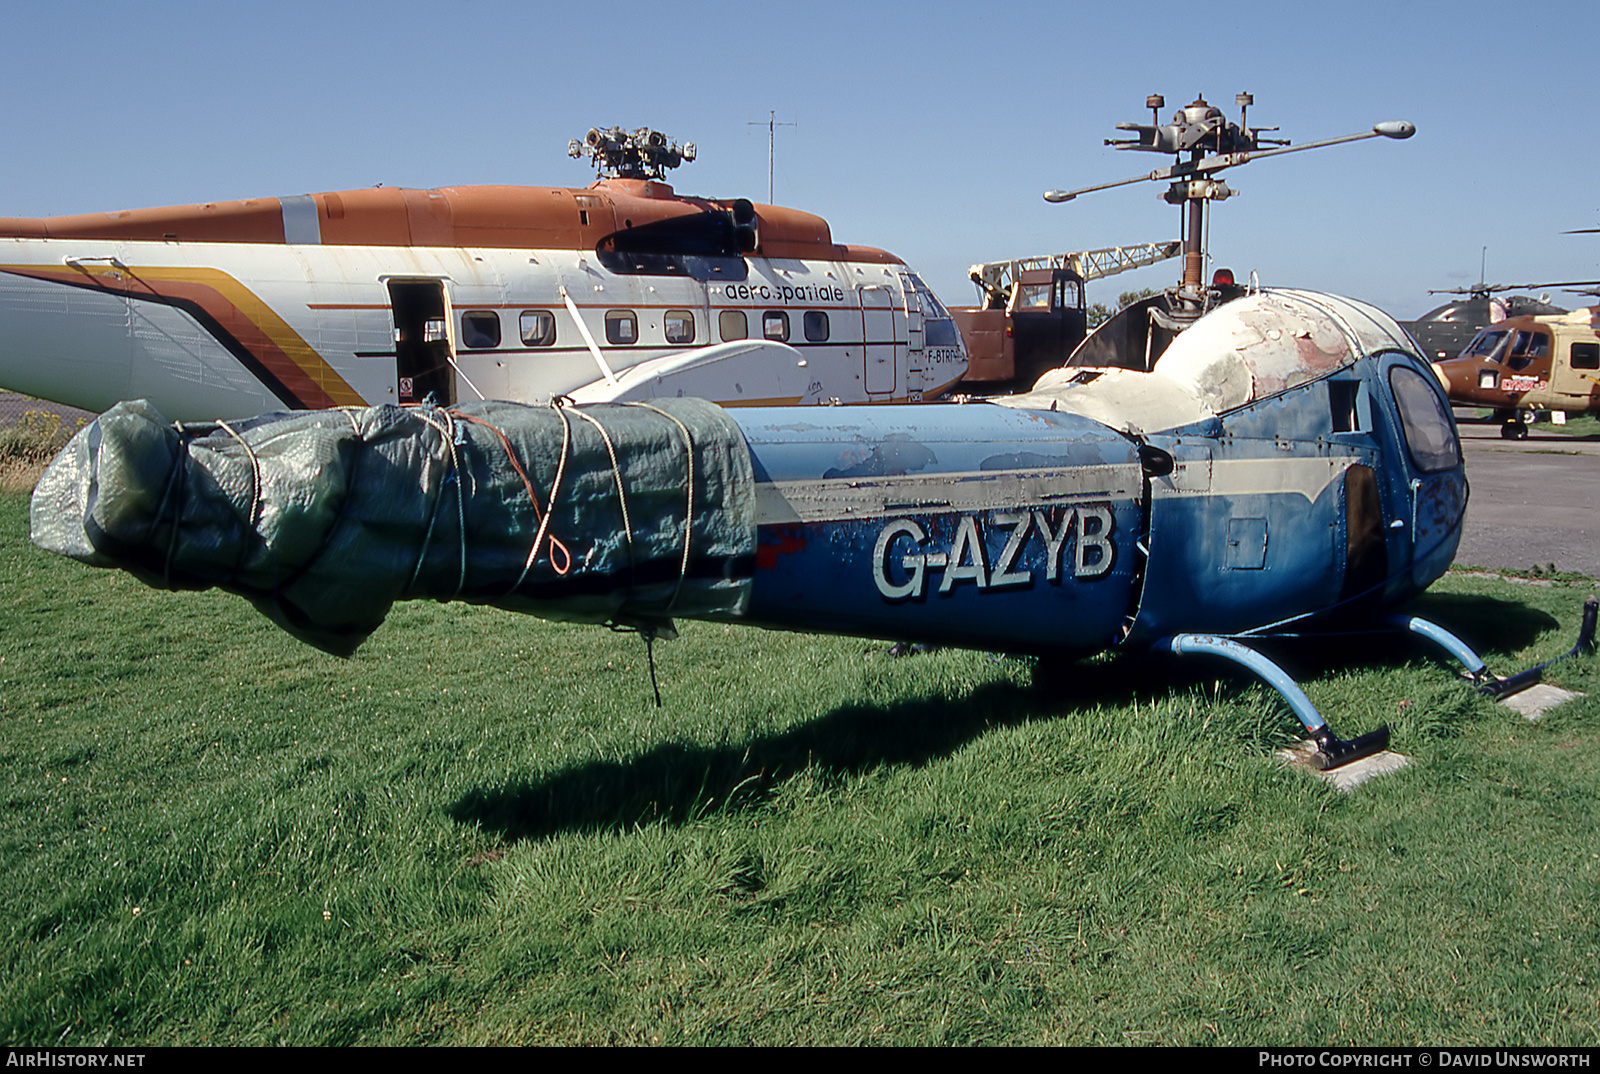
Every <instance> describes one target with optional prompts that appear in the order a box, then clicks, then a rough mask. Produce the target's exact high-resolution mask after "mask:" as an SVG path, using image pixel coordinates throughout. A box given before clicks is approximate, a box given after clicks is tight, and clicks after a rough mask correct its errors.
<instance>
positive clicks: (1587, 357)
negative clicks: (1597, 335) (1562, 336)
mask: <svg viewBox="0 0 1600 1074" xmlns="http://www.w3.org/2000/svg"><path fill="white" fill-rule="evenodd" d="M1572 368H1574V369H1600V343H1574V344H1573V345H1572Z"/></svg>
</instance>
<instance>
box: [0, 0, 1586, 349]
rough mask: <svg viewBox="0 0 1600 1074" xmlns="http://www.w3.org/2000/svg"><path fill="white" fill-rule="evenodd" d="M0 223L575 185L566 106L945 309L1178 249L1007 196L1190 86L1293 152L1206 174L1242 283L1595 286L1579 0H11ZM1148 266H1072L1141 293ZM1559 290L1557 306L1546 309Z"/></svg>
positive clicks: (683, 185) (1042, 183)
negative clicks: (1395, 131)
mask: <svg viewBox="0 0 1600 1074" xmlns="http://www.w3.org/2000/svg"><path fill="white" fill-rule="evenodd" d="M6 25H7V48H6V57H5V62H4V64H0V87H3V90H4V93H5V99H6V100H7V102H8V105H9V107H7V108H6V110H5V119H4V120H3V124H4V126H3V129H4V132H5V146H6V151H5V152H4V153H3V154H0V214H4V215H10V216H48V215H57V214H64V213H75V212H91V211H98V210H110V209H122V208H133V207H141V206H149V205H163V204H176V203H186V202H196V201H206V200H213V199H226V198H240V197H250V196H260V195H281V194H298V193H305V192H310V191H321V190H338V189H345V188H350V187H358V186H367V185H371V184H373V183H377V182H382V183H384V184H385V185H389V186H402V185H403V186H442V185H467V184H474V183H527V184H532V185H563V186H582V185H585V184H586V183H587V182H588V181H589V180H590V179H591V178H592V171H591V170H590V169H589V168H588V167H587V166H586V165H585V164H583V163H581V162H579V161H574V160H570V159H568V158H567V156H566V144H567V139H568V138H571V137H575V136H581V135H582V133H583V131H584V130H586V129H587V128H589V127H591V126H612V125H622V126H627V127H635V126H642V125H647V126H651V127H655V128H657V129H660V130H662V131H665V132H666V133H668V134H669V135H671V136H673V137H675V138H677V139H679V140H687V141H694V142H695V143H697V145H698V147H699V149H700V154H701V155H700V159H699V160H698V161H696V162H695V163H693V164H690V165H687V166H686V167H684V168H682V169H680V170H679V171H678V172H677V173H675V176H674V182H675V184H676V185H677V187H678V188H679V189H680V190H682V191H684V192H688V193H700V194H708V195H714V196H730V197H731V196H747V197H751V198H754V199H755V200H765V195H766V186H767V144H766V129H765V120H766V118H767V115H768V111H769V110H775V111H776V113H777V118H778V119H779V120H780V121H783V122H790V123H794V124H796V125H795V126H793V127H780V128H779V130H778V142H777V168H776V180H775V184H776V195H777V198H776V200H777V201H778V202H779V203H781V204H787V205H793V206H796V207H799V208H803V209H808V210H810V211H813V212H817V213H820V214H821V215H823V216H824V217H826V218H827V219H828V220H829V222H830V223H831V224H832V226H833V232H834V236H835V238H836V239H838V240H839V241H844V242H854V243H864V244H868V245H875V246H882V247H885V248H887V249H889V250H892V251H894V252H895V253H897V254H899V255H900V256H901V257H903V258H905V259H906V260H907V261H908V262H909V263H910V264H912V265H913V266H914V267H916V268H917V269H918V270H919V271H920V272H921V273H922V274H923V276H924V277H925V278H926V279H927V280H928V282H929V283H931V284H932V285H933V286H934V288H935V289H936V290H937V291H938V292H939V293H940V295H941V296H942V297H943V298H944V299H945V300H946V301H947V302H950V303H956V304H959V303H968V302H971V301H973V299H974V292H973V289H972V287H971V285H970V284H968V283H967V282H966V268H967V266H968V265H969V264H971V263H973V262H975V261H988V260H1000V259H1004V258H1009V257H1020V256H1026V255H1030V254H1044V253H1052V252H1059V251H1063V250H1077V249H1086V248H1092V247H1099V246H1109V245H1117V244H1124V243H1132V242H1140V241H1149V240H1154V239H1166V238H1175V237H1176V236H1177V233H1178V216H1177V210H1175V209H1173V208H1170V207H1168V206H1167V205H1166V204H1165V203H1164V202H1162V201H1161V200H1160V199H1159V194H1160V190H1159V189H1158V188H1157V187H1156V186H1155V184H1142V185H1139V186H1134V187H1129V188H1124V189H1120V190H1113V191H1107V192H1103V193H1100V194H1096V195H1092V196H1089V197H1086V198H1083V199H1080V200H1079V201H1077V202H1073V203H1070V204H1067V205H1049V204H1047V203H1045V202H1044V201H1043V200H1042V199H1041V197H1040V193H1041V192H1042V191H1043V190H1045V189H1047V188H1050V187H1076V186H1085V185H1089V184H1092V183H1099V182H1105V181H1109V180H1112V179H1118V178H1125V177H1128V176H1131V175H1135V174H1138V173H1140V172H1145V171H1148V170H1150V169H1151V168H1154V167H1159V166H1161V165H1162V164H1163V163H1165V162H1167V161H1168V160H1170V158H1163V157H1158V156H1155V155H1152V154H1140V153H1118V152H1116V151H1114V150H1112V149H1109V148H1106V147H1104V146H1103V145H1102V141H1103V140H1104V139H1105V138H1108V137H1112V136H1113V135H1114V134H1115V130H1114V127H1115V124H1116V123H1117V122H1118V121H1120V120H1137V121H1144V120H1146V119H1147V117H1148V116H1149V112H1148V111H1147V110H1146V109H1145V108H1144V107H1143V105H1144V99H1145V97H1146V95H1147V94H1150V93H1161V94H1163V95H1165V97H1166V99H1167V109H1166V111H1168V112H1170V111H1172V110H1174V109H1175V108H1177V107H1178V106H1179V105H1182V104H1185V103H1187V102H1188V101H1189V100H1190V99H1192V98H1193V97H1194V96H1195V95H1196V94H1203V95H1205V96H1206V98H1207V99H1208V100H1209V101H1211V102H1212V103H1213V104H1219V105H1221V106H1222V107H1224V108H1225V109H1226V110H1228V112H1229V113H1230V115H1235V117H1236V113H1235V110H1234V108H1233V103H1232V102H1233V98H1234V95H1235V94H1236V93H1238V92H1239V91H1241V90H1247V91H1249V92H1250V93H1253V94H1254V95H1255V100H1256V103H1255V105H1254V106H1253V107H1252V108H1251V110H1250V122H1251V123H1252V125H1276V126H1280V127H1281V128H1282V131H1281V134H1282V135H1283V136H1286V137H1289V138H1290V139H1292V140H1294V141H1297V142H1298V141H1311V140H1313V139H1318V138H1322V137H1327V136H1332V135H1337V134H1345V133H1351V132H1354V131H1358V130H1363V129H1366V128H1368V127H1370V125H1371V124H1372V123H1374V122H1376V121H1378V120H1383V119H1392V118H1400V119H1409V120H1411V121H1412V122H1414V123H1416V125H1417V127H1418V134H1417V136H1416V137H1415V138H1413V139H1411V140H1410V141H1408V142H1391V141H1388V140H1386V139H1373V140H1370V141H1366V142H1360V143H1356V144H1355V145H1352V146H1344V147H1336V148H1331V149H1324V150H1314V151H1311V152H1308V153H1305V154H1302V155H1292V156H1289V157H1287V158H1284V159H1281V160H1274V161H1262V162H1259V163H1255V164H1251V165H1249V166H1248V167H1245V168H1242V169H1237V170H1235V171H1232V172H1230V173H1228V174H1227V176H1226V178H1227V181H1228V183H1229V185H1230V186H1232V187H1233V188H1234V189H1235V190H1236V191H1238V192H1239V196H1238V197H1236V198H1233V199H1230V200H1229V201H1227V202H1225V203H1223V204H1221V205H1219V206H1217V208H1216V211H1215V215H1214V218H1213V224H1212V252H1213V255H1214V258H1215V259H1216V261H1217V263H1219V264H1227V265H1229V266H1231V267H1233V268H1234V269H1235V270H1236V271H1237V272H1238V273H1239V274H1240V275H1241V276H1243V275H1245V274H1247V273H1248V272H1250V271H1251V270H1252V269H1253V270H1255V271H1257V272H1258V273H1259V275H1260V278H1261V279H1262V281H1263V282H1265V283H1270V284H1284V285H1294V286H1306V287H1313V288H1319V289H1324V290H1330V291H1336V292H1339V293H1342V294H1347V295H1353V296H1355V297H1360V298H1365V299H1368V300H1370V301H1373V302H1376V303H1378V304H1379V305H1381V306H1383V307H1384V308H1386V309H1388V310H1390V311H1391V312H1393V313H1395V314H1397V315H1399V316H1402V317H1409V316H1414V315H1416V314H1418V313H1420V312H1422V311H1423V310H1424V309H1427V308H1428V307H1429V306H1431V305H1433V304H1435V303H1436V302H1437V301H1438V300H1437V299H1434V298H1432V297H1430V296H1429V295H1428V294H1427V292H1428V289H1429V288H1443V287H1453V286H1461V285H1463V284H1467V283H1471V282H1474V281H1475V280H1476V279H1477V277H1478V269H1479V260H1480V256H1481V254H1482V251H1483V248H1484V247H1487V248H1488V255H1487V260H1488V276H1489V278H1490V280H1491V281H1494V280H1500V281H1521V280H1541V279H1544V280H1565V279H1581V278H1600V235H1591V236H1584V235H1563V234H1561V233H1562V232H1563V231H1565V230H1568V229H1571V228H1580V227H1596V226H1600V192H1597V191H1596V186H1595V184H1596V171H1597V169H1596V167H1595V165H1596V162H1597V157H1600V148H1597V144H1600V139H1597V134H1596V130H1595V124H1594V118H1595V115H1596V113H1597V111H1600V109H1597V108H1596V104H1597V100H1596V98H1597V94H1596V91H1595V88H1594V81H1595V77H1594V75H1593V74H1592V73H1591V72H1592V71H1593V70H1594V68H1595V66H1596V61H1597V59H1600V33H1597V31H1600V6H1597V5H1594V4H1593V3H1580V2H1566V0H1562V2H1550V3H1541V2H1537V0H1534V2H1528V3H1523V4H1520V5H1514V4H1489V3H1482V2H1478V0H1466V2H1463V3H1457V4H1453V5H1448V6H1447V5H1444V4H1441V3H1437V2H1430V3H1419V2H1413V0H1393V2H1389V3H1369V2H1359V3H1346V4H1341V3H1336V2H1330V3H1326V4H1323V5H1321V6H1318V7H1315V8H1313V6H1312V5H1301V4H1291V3H1283V2H1281V0H1280V2H1276V3H1255V2H1253V0H1246V2H1237V0H1232V2H1230V3H1228V4H1219V5H1212V6H1211V7H1210V9H1209V10H1207V9H1206V8H1205V7H1204V6H1201V7H1196V6H1195V5H1193V4H1177V3H1167V2H1164V0H1163V2H1150V3H1142V4H1104V3H1095V4H1075V3H1049V2H1044V3H1035V4H1032V5H1010V4H990V5H983V4H973V3H970V2H969V3H959V4H958V3H943V2H931V3H925V4H922V5H920V6H913V5H905V4H900V3H875V2H870V0H858V2H856V3H836V2H833V0H796V2H792V3H774V4H764V3H755V2H746V3H723V2H718V0H710V2H704V3H695V4H686V5H678V6H669V5H662V4H659V3H657V4H634V3H612V4H595V5H586V6H582V7H580V6H579V5H575V4H559V5H558V4H550V5H545V4H537V3H522V4H513V3H501V2H499V0H458V2H457V3H454V4H451V5H442V4H437V3H433V4H423V3H416V2H412V0H393V2H389V3H381V4H353V3H352V4H341V3H337V2H328V3H277V4H274V3H265V4H259V3H258V4H239V3H229V2H213V3H205V4H199V3H183V2H176V3H163V4H160V5H144V6H139V7H135V6H131V5H127V4H110V3H104V4H102V3H95V2H83V3H61V4H56V5H43V4H22V3H15V2H13V3H8V4H7V5H6ZM1175 272H1176V269H1175V268H1174V267H1172V266H1170V265H1169V266H1161V267H1157V268H1151V269H1144V270H1141V271H1140V272H1138V273H1130V274H1127V275H1124V276H1120V277H1116V278H1113V279H1111V280H1108V281H1105V282H1102V283H1100V284H1097V285H1091V289H1090V298H1091V299H1092V300H1102V301H1110V300H1112V299H1114V298H1115V296H1116V294H1117V292H1119V291H1121V290H1123V289H1126V288H1130V287H1141V286H1150V287H1158V286H1164V285H1165V284H1166V283H1168V282H1169V281H1170V279H1171V278H1172V277H1173V276H1174V275H1175ZM1563 299H1565V300H1566V303H1567V304H1575V303H1576V301H1577V300H1576V299H1574V298H1573V297H1572V296H1557V300H1558V301H1562V300H1563Z"/></svg>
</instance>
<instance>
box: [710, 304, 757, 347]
mask: <svg viewBox="0 0 1600 1074" xmlns="http://www.w3.org/2000/svg"><path fill="white" fill-rule="evenodd" d="M717 332H718V334H720V335H721V336H722V339H723V342H727V341H728V340H730V339H749V338H750V322H749V321H747V320H745V316H744V310H723V311H722V312H721V313H720V314H718V315H717Z"/></svg>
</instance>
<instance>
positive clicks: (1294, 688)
mask: <svg viewBox="0 0 1600 1074" xmlns="http://www.w3.org/2000/svg"><path fill="white" fill-rule="evenodd" d="M1597 616H1600V600H1597V599H1596V598H1594V597H1590V598H1589V599H1588V600H1587V601H1585V602H1584V605H1583V623H1582V626H1581V627H1580V628H1579V631H1578V642H1577V644H1576V645H1574V646H1573V647H1572V649H1571V650H1570V651H1569V652H1567V653H1564V654H1563V655H1561V656H1558V657H1556V658H1555V659H1554V660H1547V661H1545V662H1544V663H1543V664H1539V665H1538V666H1536V667H1531V668H1529V669H1528V670H1526V671H1523V672H1519V673H1518V674H1516V675H1512V676H1511V677H1509V678H1505V679H1502V678H1499V677H1497V676H1495V675H1494V674H1493V673H1491V672H1490V671H1489V668H1488V665H1487V664H1485V663H1484V660H1483V658H1482V657H1481V656H1479V655H1478V654H1477V653H1476V652H1474V651H1473V649H1472V647H1471V646H1469V645H1468V644H1467V643H1466V642H1464V641H1462V640H1461V639H1460V638H1458V637H1456V636H1455V635H1454V634H1452V633H1450V632H1449V631H1448V630H1446V629H1445V628H1444V627H1442V626H1440V625H1439V624H1438V623H1435V622H1432V621H1430V620H1427V619H1423V618H1421V617H1419V616H1414V615H1394V616H1389V617H1387V618H1385V619H1383V620H1382V623H1383V624H1384V625H1386V626H1388V627H1390V628H1392V629H1395V630H1403V631H1406V632H1408V633H1412V634H1416V635H1419V636H1420V637H1423V638H1426V639H1427V640H1429V641H1431V642H1433V643H1434V644H1435V645H1437V646H1439V647H1440V648H1441V649H1443V650H1444V651H1445V652H1447V653H1449V654H1450V656H1452V657H1453V658H1454V659H1455V660H1457V661H1458V662H1459V663H1460V664H1461V666H1462V667H1463V668H1464V669H1465V670H1466V674H1467V676H1468V677H1469V678H1470V679H1471V680H1472V683H1473V686H1474V687H1475V688H1476V689H1477V690H1478V692H1479V693H1482V694H1487V695H1488V696H1490V697H1494V698H1497V699H1498V698H1502V697H1508V696H1510V695H1511V694H1514V693H1517V692H1518V691H1520V690H1525V689H1527V688H1528V687H1530V686H1532V685H1533V684H1534V683H1536V682H1538V681H1539V678H1540V675H1541V674H1542V673H1543V671H1544V669H1545V668H1547V667H1549V666H1550V665H1551V664H1554V663H1556V661H1558V660H1566V659H1567V658H1568V657H1572V656H1577V655H1578V654H1579V653H1580V652H1586V651H1592V650H1593V649H1594V635H1595V621H1596V618H1597ZM1284 636H1287V635H1284ZM1151 648H1152V649H1154V650H1156V651H1162V650H1165V651H1167V652H1171V653H1174V654H1176V655H1179V656H1190V655H1193V654H1196V653H1200V654H1204V655H1207V656H1220V657H1222V658H1223V659H1225V660H1231V661H1233V662H1234V663H1235V664H1239V665H1241V666H1243V667H1245V668H1247V669H1249V670H1250V671H1251V672H1253V673H1255V675H1256V676H1257V677H1259V678H1260V679H1261V681H1262V682H1265V683H1266V684H1267V685H1268V686H1270V687H1272V689H1274V690H1276V691H1277V692H1278V696H1280V697H1282V698H1283V700H1284V701H1285V702H1286V703H1287V704H1288V706H1289V708H1290V709H1292V710H1293V711H1294V714H1295V716H1296V718H1298V719H1299V721H1300V722H1301V723H1302V724H1304V725H1305V729H1306V731H1307V733H1309V734H1310V735H1311V738H1312V741H1314V742H1315V743H1316V744H1317V756H1316V758H1315V760H1314V761H1313V763H1314V764H1315V765H1316V766H1317V767H1318V768H1321V769H1324V770H1326V769H1330V768H1338V767H1339V766H1341V765H1346V764H1349V763H1350V762H1351V761H1356V760H1360V759H1361V758H1362V757H1369V756H1371V755H1372V754H1374V753H1379V752H1381V751H1383V750H1384V749H1386V748H1388V745H1389V727H1388V725H1387V724H1385V725H1384V726H1382V727H1379V728H1378V729H1377V730H1376V731H1372V732H1370V733H1368V734H1365V735H1362V736H1361V737H1360V738H1356V739H1352V740H1350V741H1348V742H1347V741H1345V740H1344V739H1341V738H1338V737H1337V736H1336V735H1334V733H1333V731H1332V730H1331V729H1330V728H1329V727H1328V721H1327V720H1324V719H1323V718H1322V714H1321V713H1319V712H1318V711H1317V707H1316V706H1315V705H1313V704H1312V703H1311V699H1310V698H1309V697H1307V696H1306V694H1305V691H1304V690H1302V689H1300V686H1299V684H1297V683H1296V682H1295V681H1294V679H1293V678H1292V677H1291V676H1290V675H1289V673H1288V672H1286V671H1284V670H1283V669H1282V668H1281V667H1279V666H1278V665H1277V664H1275V663H1273V662H1272V661H1271V660H1268V659H1267V658H1266V657H1265V656H1263V655H1261V654H1260V653H1259V652H1257V651H1256V650H1254V649H1252V648H1250V647H1249V646H1247V645H1244V644H1242V643H1241V642H1239V641H1238V640H1236V639H1234V638H1228V637H1221V636H1219V635H1216V634H1175V635H1172V636H1171V637H1167V638H1162V639H1160V640H1158V641H1156V642H1155V643H1153V644H1152V645H1151Z"/></svg>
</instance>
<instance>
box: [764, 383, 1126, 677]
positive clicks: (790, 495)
mask: <svg viewBox="0 0 1600 1074" xmlns="http://www.w3.org/2000/svg"><path fill="white" fill-rule="evenodd" d="M737 416H738V419H739V422H740V425H741V427H742V429H743V430H744V433H745V437H746V439H747V441H748V443H749V444H750V450H751V454H752V457H753V458H754V459H755V470H756V474H757V478H758V481H761V482H762V484H761V485H759V486H758V502H759V503H760V504H761V505H762V506H761V509H760V512H761V517H760V519H759V523H760V524H759V529H758V543H757V566H756V577H755V582H754V585H753V587H752V592H751V600H750V605H749V611H748V621H750V622H753V623H757V624H763V625H769V626H781V627H786V628H792V629H806V630H827V631H831V632H835V633H852V634H861V635H866V636H873V637H886V638H895V639H902V640H909V641H929V642H939V643H949V644H958V645H971V644H973V641H974V639H975V638H982V639H983V642H982V644H984V645H985V646H988V647H992V648H1003V649H1009V650H1013V651H1025V650H1043V649H1075V650H1081V651H1091V650H1094V649H1100V648H1104V647H1106V646H1108V645H1112V644H1114V643H1115V642H1116V641H1117V640H1118V638H1119V634H1120V629H1121V627H1122V624H1123V623H1124V620H1125V618H1126V616H1127V614H1128V612H1129V610H1130V608H1131V607H1132V604H1133V600H1134V593H1135V585H1136V579H1137V577H1138V573H1139V572H1138V567H1139V562H1140V556H1139V554H1138V551H1137V548H1136V542H1137V541H1138V540H1139V538H1140V536H1141V534H1142V530H1143V509H1142V502H1141V500H1142V488H1143V476H1142V472H1141V470H1140V467H1139V459H1138V451H1137V445H1136V444H1135V443H1133V442H1132V441H1131V440H1130V439H1128V438H1127V437H1124V436H1121V435H1119V434H1117V433H1116V432H1114V431H1113V430H1111V429H1108V428H1106V427H1105V426H1103V425H1100V424H1099V423H1097V422H1093V421H1090V420H1088V419H1086V418H1081V417H1076V416H1073V415H1066V414H1054V413H1049V412H1038V411H1016V410H1006V409H1004V408H1001V407H993V406H983V405H974V406H957V407H926V406H923V407H892V408H888V407H886V408H881V409H874V410H870V411H869V410H855V411H851V412H849V413H842V412H840V411H831V412H828V413H826V414H825V415H824V420H823V421H818V420H813V419H811V418H810V416H809V415H808V414H798V413H797V412H795V411H793V410H783V411H776V410H774V411H750V410H744V411H739V412H738V414H737Z"/></svg>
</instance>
